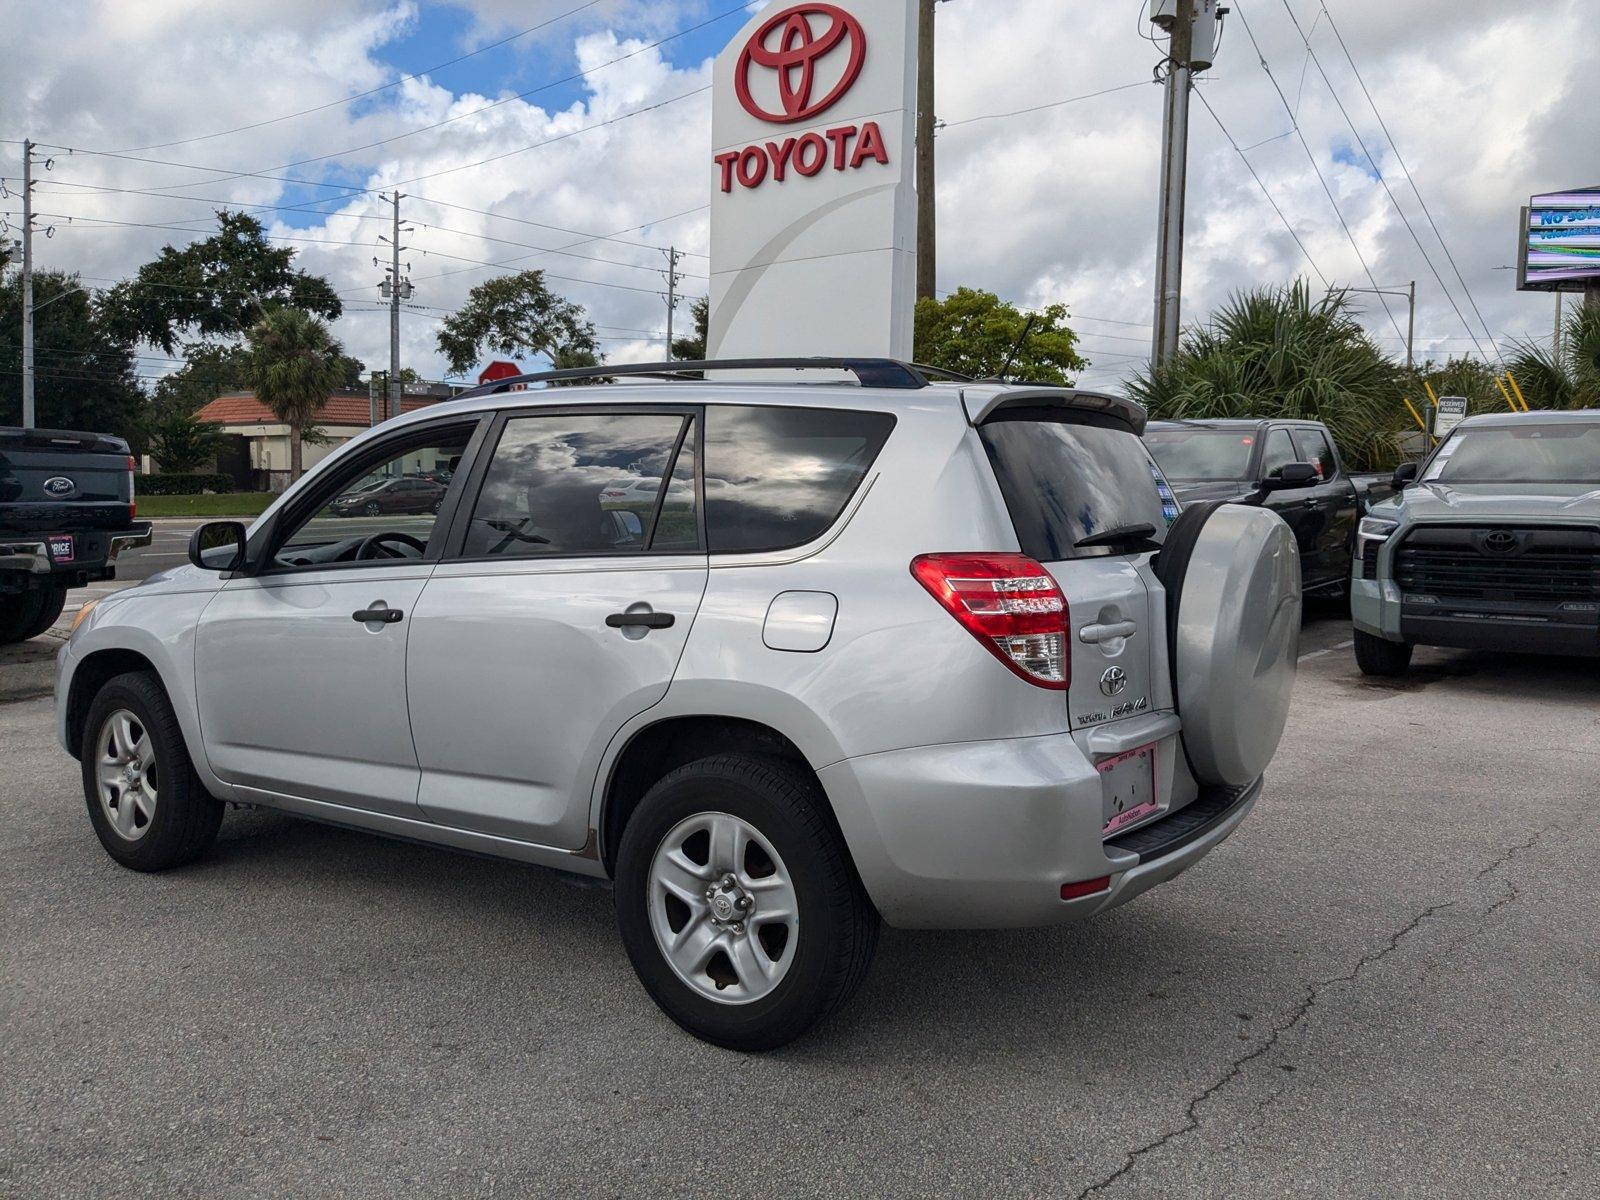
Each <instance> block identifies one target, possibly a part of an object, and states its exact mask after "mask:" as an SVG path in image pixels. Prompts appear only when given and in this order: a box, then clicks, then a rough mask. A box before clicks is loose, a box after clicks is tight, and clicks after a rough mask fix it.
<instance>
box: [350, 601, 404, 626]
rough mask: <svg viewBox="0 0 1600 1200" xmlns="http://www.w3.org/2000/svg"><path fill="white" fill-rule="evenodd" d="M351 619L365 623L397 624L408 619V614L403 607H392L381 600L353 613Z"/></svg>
mask: <svg viewBox="0 0 1600 1200" xmlns="http://www.w3.org/2000/svg"><path fill="white" fill-rule="evenodd" d="M350 619H351V620H353V621H360V622H361V623H362V624H363V625H368V624H382V625H396V624H399V623H400V622H401V621H404V620H405V619H406V614H405V612H404V611H403V610H402V609H398V608H390V607H389V606H388V605H387V604H385V603H384V602H383V601H382V600H379V601H378V602H377V603H376V604H374V605H373V606H372V607H371V608H363V609H360V610H359V611H357V612H353V613H351V614H350Z"/></svg>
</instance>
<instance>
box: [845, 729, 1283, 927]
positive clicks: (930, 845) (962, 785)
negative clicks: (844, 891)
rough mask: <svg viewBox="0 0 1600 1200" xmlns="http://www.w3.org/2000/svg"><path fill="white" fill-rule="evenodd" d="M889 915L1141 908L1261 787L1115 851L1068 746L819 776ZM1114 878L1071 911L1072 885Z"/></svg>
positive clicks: (948, 752) (955, 918)
mask: <svg viewBox="0 0 1600 1200" xmlns="http://www.w3.org/2000/svg"><path fill="white" fill-rule="evenodd" d="M820 775H821V778H822V782H823V786H824V787H825V788H826V789H827V791H828V796H829V799H830V800H831V801H832V802H833V807H834V811H835V813H836V814H837V815H838V818H839V824H840V826H841V828H842V829H843V831H844V835H845V839H846V841H847V842H848V844H849V847H850V851H851V854H852V856H853V858H854V860H855V864H856V868H857V870H858V871H859V872H860V874H861V878H862V882H863V883H864V884H865V885H866V888H867V892H868V894H869V895H870V896H871V897H872V899H873V902H874V903H875V904H876V905H877V907H878V911H879V912H880V913H882V914H883V917H884V919H885V920H886V921H888V922H889V924H891V925H895V926H899V927H901V928H935V929H979V928H1006V927H1019V926H1035V925H1055V924H1065V923H1069V922H1073V921H1080V920H1084V919H1086V918H1088V917H1092V916H1094V915H1095V914H1097V913H1100V912H1104V911H1105V910H1107V909H1109V908H1114V907H1116V906H1117V905H1119V904H1124V903H1126V902H1127V901H1129V900H1131V899H1133V898H1134V897H1135V896H1137V895H1139V894H1140V893H1141V892H1144V891H1148V890H1149V889H1150V888H1152V887H1154V886H1156V885H1157V884H1159V883H1162V882H1164V881H1166V880H1168V879H1171V878H1172V877H1173V876H1175V875H1177V874H1178V873H1179V872H1181V871H1183V870H1185V869H1186V868H1188V867H1189V866H1191V865H1192V864H1194V863H1195V862H1197V861H1199V860H1200V859H1201V858H1203V857H1205V855H1206V854H1208V853H1209V852H1210V851H1211V849H1212V848H1213V847H1215V846H1216V845H1218V844H1219V843H1220V842H1222V841H1223V840H1224V839H1225V838H1227V837H1228V835H1229V834H1231V833H1232V832H1233V831H1234V830H1235V829H1237V828H1238V826H1239V824H1240V822H1242V821H1243V820H1244V818H1245V817H1246V816H1247V815H1249V812H1250V810H1251V808H1252V807H1254V805H1255V801H1256V799H1257V797H1258V796H1259V795H1260V793H1261V781H1260V780H1257V781H1256V782H1255V783H1253V784H1251V785H1249V786H1248V787H1245V788H1241V789H1237V790H1236V791H1235V792H1231V793H1227V794H1226V795H1221V794H1211V793H1203V794H1202V795H1201V797H1200V798H1199V799H1197V800H1196V801H1194V802H1193V803H1192V804H1190V805H1189V806H1187V807H1185V808H1183V809H1180V810H1179V811H1178V812H1176V813H1174V814H1172V815H1171V816H1168V817H1165V818H1163V819H1161V820H1159V821H1156V822H1154V823H1152V824H1150V825H1146V826H1143V827H1141V828H1139V829H1136V830H1133V831H1132V832H1130V833H1128V834H1124V835H1122V836H1121V837H1118V838H1115V839H1113V840H1112V841H1110V842H1106V841H1103V840H1102V839H1101V836H1100V834H1101V823H1102V816H1103V799H1102V793H1101V782H1100V777H1099V775H1098V773H1097V772H1096V771H1095V769H1094V767H1093V765H1092V764H1091V763H1090V762H1089V761H1088V759H1087V758H1085V757H1084V755H1083V753H1082V751H1081V750H1080V749H1079V747H1078V745H1077V744H1076V743H1075V742H1074V740H1073V738H1072V736H1071V735H1070V734H1059V735H1051V736H1047V737H1034V738H1018V739H1014V740H1007V741H999V742H970V743H959V744H956V745H949V746H927V747H920V748H916V749H909V750H899V751H892V752H889V753H886V754H875V755H868V756H865V757H862V758H856V759H846V760H844V761H843V762H838V763H835V764H833V765H832V766H830V767H826V768H824V769H823V770H822V771H821V772H820ZM1106 876H1109V877H1110V883H1109V886H1108V887H1107V888H1106V889H1105V890H1104V891H1100V892H1096V893H1094V894H1092V895H1088V896H1084V897H1081V898H1079V899H1076V900H1065V901H1064V900H1062V899H1061V886H1062V885H1063V884H1066V883H1078V882H1081V881H1083V880H1089V879H1099V878H1101V877H1106Z"/></svg>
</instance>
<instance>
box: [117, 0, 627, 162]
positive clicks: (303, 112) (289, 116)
mask: <svg viewBox="0 0 1600 1200" xmlns="http://www.w3.org/2000/svg"><path fill="white" fill-rule="evenodd" d="M599 3H600V0H588V3H586V4H580V5H578V7H577V8H569V9H568V10H567V11H566V12H564V13H560V14H558V15H557V16H554V17H551V18H550V19H549V20H547V21H540V22H539V23H538V24H537V25H530V26H529V27H528V28H526V29H524V30H521V31H519V32H517V33H513V34H511V35H510V36H509V37H503V38H501V39H500V40H499V41H498V42H490V43H489V44H488V45H487V46H479V47H478V48H477V49H476V50H470V51H468V52H467V53H466V54H459V55H457V56H456V57H455V58H451V59H446V60H445V61H444V62H441V63H434V64H433V66H431V67H423V68H422V69H421V70H419V71H413V72H412V73H411V74H410V75H402V76H401V77H400V78H399V79H396V80H393V81H391V82H389V83H385V84H380V85H379V86H378V87H375V88H368V89H367V90H366V91H364V92H357V93H355V95H353V96H344V97H341V98H340V99H338V100H330V101H328V102H327V103H326V104H317V105H313V106H312V107H311V108H302V109H300V110H299V111H298V112H292V113H284V114H283V115H282V116H278V117H268V118H267V119H266V120H264V121H256V122H253V123H252V124H249V125H237V126H235V127H234V128H232V129H222V130H219V131H217V132H216V133H202V134H199V135H197V136H195V137H188V138H179V139H178V140H177V141H175V142H152V143H151V144H150V145H148V146H132V147H129V148H128V149H127V150H125V151H123V153H126V154H135V153H139V152H140V151H144V150H166V149H169V148H170V147H172V146H187V145H190V144H192V143H194V142H208V141H210V140H212V139H213V138H219V137H228V136H230V135H232V134H235V133H247V132H249V131H250V130H252V129H263V128H265V127H266V126H268V125H277V124H279V123H280V122H282V121H292V120H294V119H295V118H296V117H305V116H310V115H311V114H312V113H319V112H325V111H326V110H328V109H330V108H338V107H340V106H341V105H344V104H354V103H355V102H356V101H357V100H365V99H366V98H367V97H368V96H376V95H377V94H378V93H379V92H387V91H389V90H390V89H391V88H397V87H400V86H401V85H402V84H407V83H410V82H411V81H412V80H414V79H421V78H422V77H423V76H425V75H431V74H432V73H433V72H435V71H442V70H444V69H445V68H446V67H453V66H455V65H456V64H457V63H462V62H466V61H467V59H469V58H476V57H477V56H478V55H480V54H487V53H488V52H489V51H491V50H498V49H499V48H500V47H501V46H506V45H509V44H510V43H512V42H515V41H517V40H519V39H521V38H525V37H527V36H528V35H529V34H530V33H537V32H538V31H539V30H541V29H544V28H546V27H548V26H550V25H554V24H556V23H557V22H559V21H565V20H566V19H567V18H568V17H572V16H576V15H577V14H578V13H581V12H583V11H584V10H585V9H589V8H593V7H595V5H597V4H599Z"/></svg>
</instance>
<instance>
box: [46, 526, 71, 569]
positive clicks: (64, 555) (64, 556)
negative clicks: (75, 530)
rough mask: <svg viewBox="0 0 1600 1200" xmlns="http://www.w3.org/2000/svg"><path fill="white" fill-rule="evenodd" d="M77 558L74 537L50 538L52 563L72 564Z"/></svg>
mask: <svg viewBox="0 0 1600 1200" xmlns="http://www.w3.org/2000/svg"><path fill="white" fill-rule="evenodd" d="M74 557H76V548H75V547H74V545H73V542H72V535H71V534H70V533H67V534H59V535H53V536H52V537H51V538H50V559H51V561H52V562H58V563H62V562H71V561H72V560H73V558H74Z"/></svg>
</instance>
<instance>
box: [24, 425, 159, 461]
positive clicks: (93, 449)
mask: <svg viewBox="0 0 1600 1200" xmlns="http://www.w3.org/2000/svg"><path fill="white" fill-rule="evenodd" d="M3 447H10V448H11V449H13V450H78V451H82V452H83V453H86V454H127V453H128V452H129V451H128V443H127V442H125V441H123V440H122V439H121V438H119V437H112V436H111V435H110V434H109V433H79V432H77V431H76V430H72V429H19V428H17V427H16V426H14V425H5V426H0V448H3Z"/></svg>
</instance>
